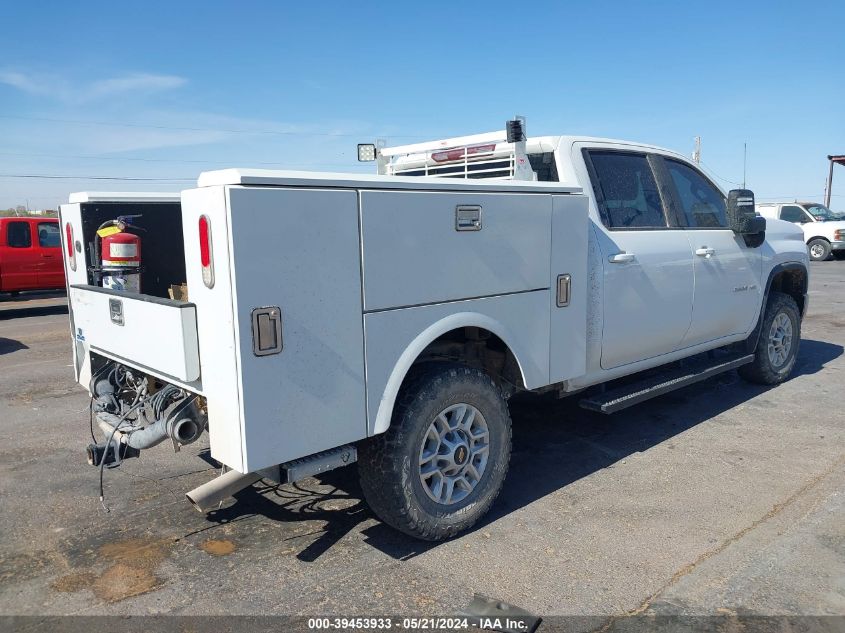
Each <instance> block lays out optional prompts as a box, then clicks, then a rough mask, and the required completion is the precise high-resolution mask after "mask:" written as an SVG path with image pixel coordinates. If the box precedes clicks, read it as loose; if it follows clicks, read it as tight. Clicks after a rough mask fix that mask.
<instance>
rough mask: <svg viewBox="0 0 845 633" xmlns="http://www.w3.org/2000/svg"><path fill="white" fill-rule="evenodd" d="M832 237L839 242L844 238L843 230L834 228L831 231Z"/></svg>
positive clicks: (844, 232)
mask: <svg viewBox="0 0 845 633" xmlns="http://www.w3.org/2000/svg"><path fill="white" fill-rule="evenodd" d="M833 239H835V240H836V241H837V242H841V241H843V240H845V230H843V229H836V230H835V231H834V232H833Z"/></svg>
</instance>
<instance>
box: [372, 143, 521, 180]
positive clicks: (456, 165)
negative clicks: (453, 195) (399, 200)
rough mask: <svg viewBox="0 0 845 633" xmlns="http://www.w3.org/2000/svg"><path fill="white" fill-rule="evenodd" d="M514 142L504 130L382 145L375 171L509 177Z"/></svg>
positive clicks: (513, 164) (513, 166) (513, 161)
mask: <svg viewBox="0 0 845 633" xmlns="http://www.w3.org/2000/svg"><path fill="white" fill-rule="evenodd" d="M516 152H517V150H516V144H515V143H508V142H507V138H506V135H505V133H504V132H490V133H488V134H475V135H472V136H462V137H458V138H451V139H445V140H442V141H432V142H429V143H417V144H415V145H403V146H401V147H388V148H382V149H381V151H380V156H381V157H382V161H381V164H380V165H379V173H382V174H385V175H388V176H438V177H440V178H487V179H497V180H513V179H514V174H515V172H516V168H517V157H516Z"/></svg>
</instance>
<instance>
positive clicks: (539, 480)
mask: <svg viewBox="0 0 845 633" xmlns="http://www.w3.org/2000/svg"><path fill="white" fill-rule="evenodd" d="M843 345H845V261H841V262H840V261H831V262H826V263H823V264H814V265H813V268H812V282H811V300H810V310H809V313H808V315H807V318H806V319H805V321H804V328H803V340H802V343H801V350H800V355H799V359H798V363H797V366H796V371H795V373H794V376H793V377H792V379H791V380H789V381H788V382H787V383H785V384H783V385H780V386H778V387H776V388H772V389H766V388H762V387H759V386H753V385H749V384H746V383H744V382H743V381H741V380H740V379H739V378H738V377H737V375H736V374H735V373H729V374H725V375H722V376H720V377H717V378H715V379H712V380H710V381H707V382H705V383H702V384H700V385H696V386H693V387H689V388H687V389H685V390H682V391H678V392H675V393H673V394H670V395H667V396H664V397H661V398H658V399H655V400H653V401H651V402H648V403H645V404H643V405H640V406H638V407H634V408H633V409H629V410H627V411H625V412H622V413H620V414H617V415H614V416H609V417H608V416H601V415H599V414H594V413H591V412H587V411H584V410H581V409H579V408H578V407H577V405H576V403H575V402H574V401H558V400H553V399H549V398H548V397H539V396H523V397H520V398H519V399H515V400H514V401H513V402H512V412H513V418H514V454H513V462H512V465H511V470H510V474H509V476H508V480H507V482H506V485H505V489H504V491H503V493H502V495H501V497H500V498H499V501H498V502H497V504H496V506H495V507H494V509H493V511H492V513H491V515H490V516H489V517H488V519H487V520H486V521H485V522H484V523H483V524H482V525H480V526H478V527H477V528H476V529H475V530H473V531H472V532H470V533H468V534H465V535H464V536H462V537H460V538H457V539H454V540H452V541H449V542H446V543H440V544H425V543H420V542H417V541H414V540H411V539H409V538H406V537H404V536H403V535H401V534H398V533H396V532H394V531H392V530H391V529H389V528H387V527H385V526H383V525H382V524H381V523H380V522H379V521H378V520H377V519H376V518H375V517H374V516H373V515H372V514H371V513H370V511H369V510H368V509H367V506H366V505H365V504H364V503H363V502H362V501H361V498H360V490H359V488H358V485H357V481H356V480H357V477H356V473H355V471H354V467H352V468H346V469H343V470H339V471H335V472H332V473H329V474H327V475H325V476H323V477H322V478H321V479H320V480H316V479H310V480H306V481H305V482H303V483H301V484H300V485H297V486H283V487H280V488H270V487H266V486H261V485H257V486H255V487H253V488H250V489H247V490H245V491H243V492H241V493H239V494H238V502H237V503H235V504H230V505H227V506H224V507H223V508H222V509H221V510H219V511H217V512H215V513H213V514H212V515H209V516H208V517H206V516H204V515H201V514H199V513H198V512H196V511H195V510H194V509H192V508H191V506H190V505H189V504H188V503H187V502H186V501H185V499H184V497H183V493H184V492H185V491H187V490H189V489H190V488H193V487H194V486H196V485H198V484H200V483H203V482H204V481H207V480H209V479H210V478H211V477H212V476H213V475H214V474H215V473H214V470H213V468H212V466H211V465H210V464H209V463H208V461H207V459H208V456H207V445H205V444H203V442H202V441H201V442H199V443H197V444H194V445H192V446H189V447H187V448H186V449H183V450H182V452H181V453H178V454H174V453H173V452H172V449H171V448H169V447H168V445H166V444H162V445H160V446H158V447H156V448H155V449H151V450H149V451H146V452H145V454H144V455H143V456H142V458H141V459H140V460H133V461H132V462H128V463H127V464H126V465H125V466H124V467H122V468H121V469H118V470H116V471H110V472H107V473H106V481H105V485H106V503H107V505H108V507H109V509H110V511H109V512H105V511H104V510H103V509H102V508H101V506H100V503H99V501H98V499H97V473H96V471H95V469H93V468H91V467H90V466H88V465H87V464H86V463H85V459H84V447H85V446H86V444H87V443H88V441H89V439H90V438H89V437H88V411H87V406H88V401H87V398H86V394H85V392H84V391H83V389H82V388H81V387H79V386H78V385H76V384H75V383H74V382H73V378H72V373H71V371H72V370H71V367H70V363H71V359H70V342H69V335H68V323H67V310H66V307H65V305H64V300H63V298H42V297H38V296H36V297H25V298H22V299H21V300H16V301H13V302H9V301H2V302H0V375H2V377H3V380H2V381H1V382H0V499H2V510H3V511H2V513H0V534H2V537H1V538H0V614H3V615H10V614H19V615H20V614H41V615H44V614H55V615H67V614H116V615H125V614H153V613H155V614H181V615H184V614H204V615H208V614H247V615H249V614H261V615H270V614H302V615H315V614H334V615H350V614H407V613H414V614H422V615H434V614H453V613H457V612H459V611H460V610H462V609H463V608H464V607H466V605H467V604H468V603H469V602H470V600H471V599H472V597H473V594H474V593H476V592H478V593H482V594H485V595H488V596H491V597H495V598H497V599H501V600H505V601H507V602H509V603H512V604H514V605H517V606H519V607H521V608H524V609H527V610H529V611H531V612H534V613H538V614H543V615H550V614H562V615H563V614H565V615H576V616H592V617H594V618H595V619H594V620H585V624H584V627H583V628H589V627H590V626H592V625H593V624H596V623H597V624H598V626H601V625H602V623H604V624H605V625H611V626H612V625H614V624H617V623H619V622H622V621H624V620H625V619H626V618H628V617H629V616H631V615H636V614H640V613H656V614H679V613H680V614H693V615H713V614H734V613H739V614H761V615H840V616H842V615H845V499H843V490H845V428H843V423H845V414H843V402H842V395H843V387H844V386H845V356H843ZM843 621H845V618H840V619H839V620H837V622H840V623H841V622H843ZM575 628H579V627H575ZM541 631H542V629H541Z"/></svg>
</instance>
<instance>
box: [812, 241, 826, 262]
mask: <svg viewBox="0 0 845 633" xmlns="http://www.w3.org/2000/svg"><path fill="white" fill-rule="evenodd" d="M807 251H808V252H809V253H810V259H812V260H813V261H814V262H823V261H825V260H827V258H828V257H830V242H828V241H827V240H823V239H822V238H820V237H817V238H815V239H813V240H810V241H809V243H808V244H807Z"/></svg>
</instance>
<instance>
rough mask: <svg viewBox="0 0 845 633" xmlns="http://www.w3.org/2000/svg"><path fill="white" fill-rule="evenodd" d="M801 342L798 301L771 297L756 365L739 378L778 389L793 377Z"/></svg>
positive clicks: (746, 367) (779, 294) (779, 295)
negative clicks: (777, 385)
mask: <svg viewBox="0 0 845 633" xmlns="http://www.w3.org/2000/svg"><path fill="white" fill-rule="evenodd" d="M800 342H801V313H800V311H799V310H798V304H796V303H795V299H793V298H792V297H790V296H789V295H788V294H785V293H783V292H773V293H771V294H770V295H769V302H768V303H767V304H766V312H765V314H764V315H763V324H762V329H761V330H760V338H759V339H758V340H757V349H756V350H755V351H754V361H753V362H751V363H749V364H748V365H743V366H742V367H740V368H739V375H740V376H742V377H743V378H745V379H746V380H747V381H749V382H753V383H757V384H760V385H776V384H778V383H781V382H783V381H784V380H786V379H787V378H788V377H789V374H790V373H792V368H793V367H794V366H795V358H796V357H797V356H798V345H799V343H800Z"/></svg>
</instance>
